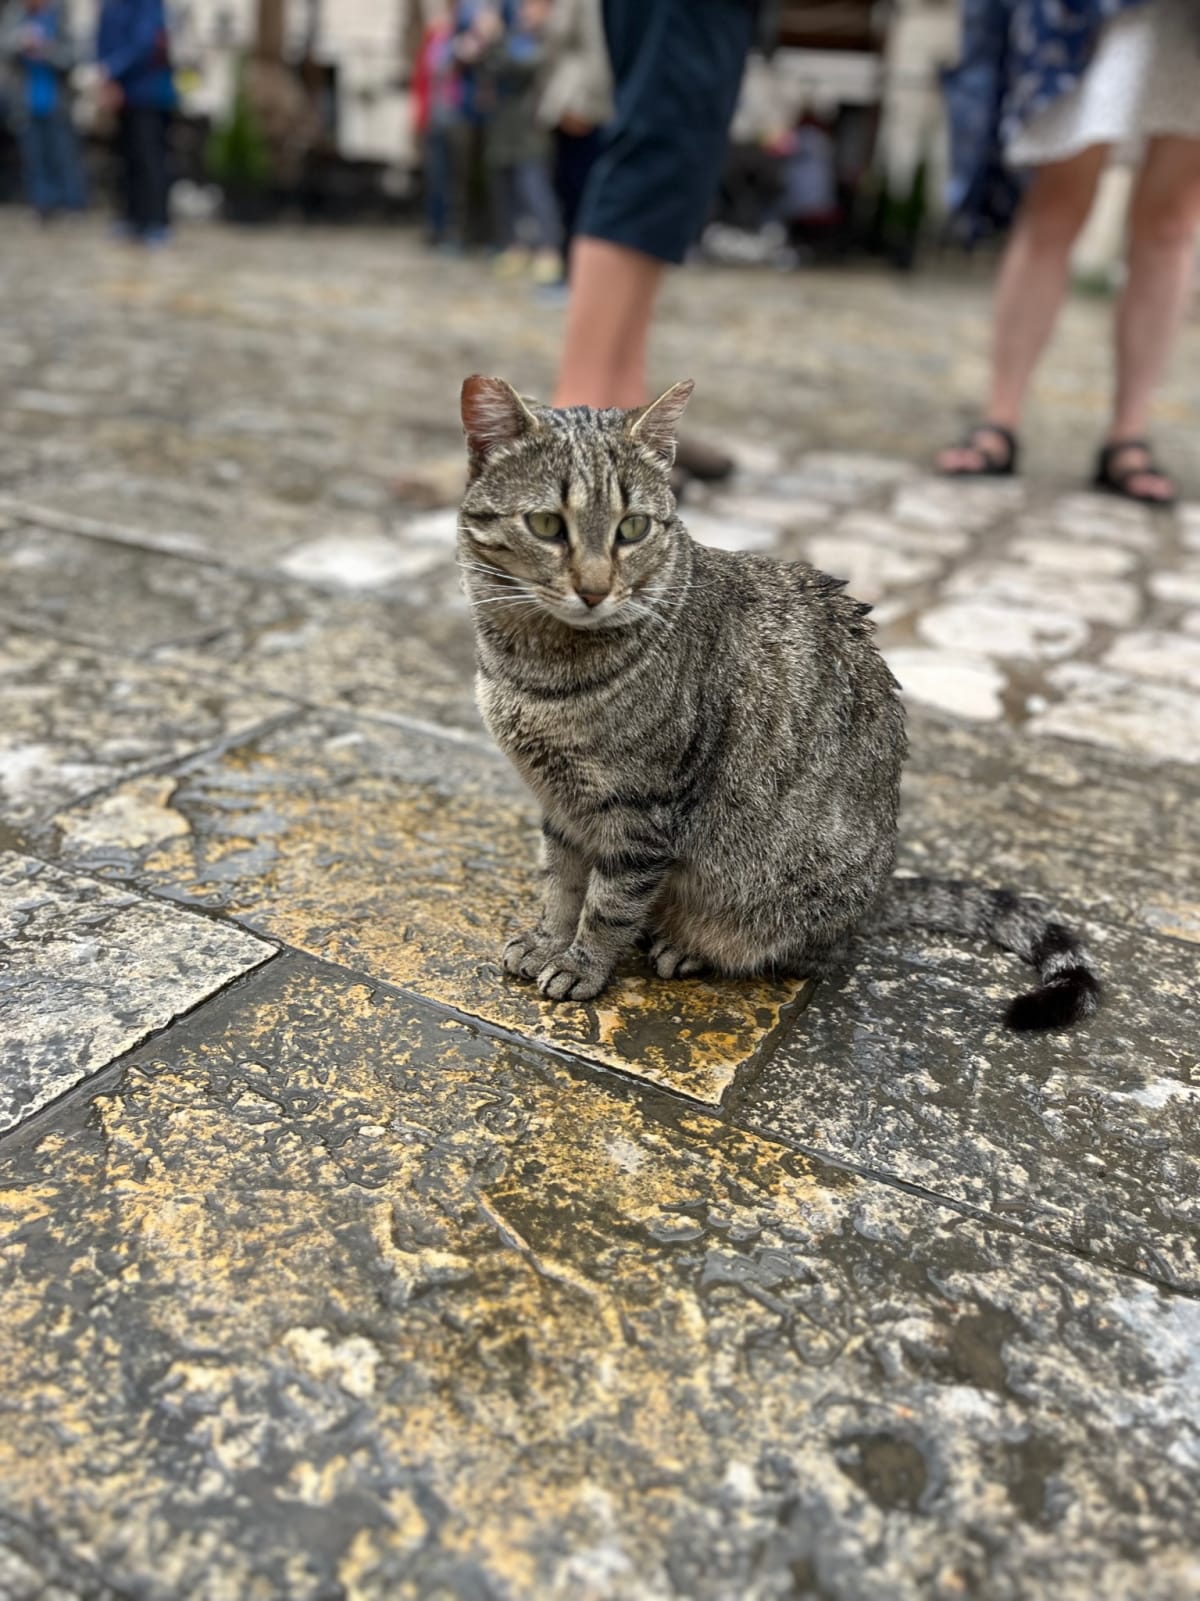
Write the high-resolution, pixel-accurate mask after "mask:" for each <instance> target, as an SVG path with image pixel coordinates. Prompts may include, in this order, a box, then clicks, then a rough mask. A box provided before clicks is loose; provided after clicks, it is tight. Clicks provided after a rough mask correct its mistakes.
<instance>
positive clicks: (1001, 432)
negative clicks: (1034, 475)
mask: <svg viewBox="0 0 1200 1601" xmlns="http://www.w3.org/2000/svg"><path fill="white" fill-rule="evenodd" d="M989 434H990V435H992V437H993V438H995V439H999V440H1000V441H1001V442H1002V443H1003V445H1004V447H1005V449H1006V451H1007V452H1008V454H1007V455H1006V456H1002V457H1001V458H1000V459H999V460H997V459H996V457H994V456H992V455H990V454H989V453H988V451H987V449H986V447H985V446H984V444H983V440H984V438H985V437H986V436H987V435H989ZM947 448H948V449H950V450H975V451H978V453H979V456H980V458H981V463H982V464H981V465H980V466H978V467H939V468H938V471H939V472H940V473H941V474H942V476H943V478H1011V477H1013V475H1014V474H1015V473H1016V470H1017V463H1018V461H1019V460H1020V457H1021V447H1020V445H1019V444H1018V443H1017V436H1016V434H1014V433H1013V431H1012V429H1011V428H1004V427H1002V426H1001V425H1000V424H999V423H998V422H980V423H976V424H975V426H974V428H972V429H971V431H970V433H968V434H967V435H966V436H965V437H964V438H963V439H961V440H960V441H959V443H958V444H957V445H950V446H948V447H947Z"/></svg>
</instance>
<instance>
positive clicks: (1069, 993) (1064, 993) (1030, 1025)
mask: <svg viewBox="0 0 1200 1601" xmlns="http://www.w3.org/2000/svg"><path fill="white" fill-rule="evenodd" d="M1099 1004H1100V980H1099V979H1098V978H1097V977H1096V975H1095V973H1093V972H1091V971H1090V969H1088V968H1086V967H1070V968H1068V969H1067V971H1066V972H1065V973H1058V974H1056V975H1055V977H1054V978H1052V979H1051V980H1050V981H1049V983H1047V984H1042V985H1040V986H1039V987H1038V988H1037V989H1035V990H1030V991H1029V993H1028V994H1026V995H1018V996H1017V998H1016V1000H1015V1001H1013V1002H1012V1004H1011V1005H1010V1006H1009V1008H1008V1011H1007V1012H1006V1013H1005V1016H1004V1021H1005V1022H1006V1023H1007V1024H1008V1026H1009V1028H1011V1029H1016V1030H1017V1032H1018V1033H1021V1034H1027V1033H1031V1032H1033V1031H1034V1030H1040V1031H1047V1030H1050V1029H1060V1028H1070V1027H1071V1025H1072V1023H1078V1022H1079V1021H1080V1020H1081V1019H1082V1018H1085V1017H1090V1016H1091V1015H1092V1013H1093V1012H1094V1011H1095V1010H1096V1008H1097V1007H1098V1006H1099Z"/></svg>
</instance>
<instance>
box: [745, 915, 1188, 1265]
mask: <svg viewBox="0 0 1200 1601" xmlns="http://www.w3.org/2000/svg"><path fill="white" fill-rule="evenodd" d="M1088 944H1089V948H1090V949H1091V950H1092V952H1093V954H1094V955H1095V956H1096V958H1097V960H1098V961H1099V963H1100V965H1101V968H1102V970H1103V974H1104V979H1105V983H1106V987H1107V994H1106V997H1105V1002H1104V1005H1103V1007H1102V1009H1101V1011H1100V1012H1099V1014H1098V1015H1097V1016H1096V1017H1094V1018H1092V1019H1090V1020H1089V1021H1088V1022H1087V1023H1086V1024H1085V1025H1082V1026H1080V1027H1079V1028H1076V1029H1074V1030H1072V1031H1070V1032H1069V1033H1066V1034H1063V1035H1056V1036H1053V1037H1045V1038H1033V1037H1030V1036H1021V1035H1014V1034H1012V1033H1010V1032H1009V1031H1008V1030H1006V1029H1005V1028H1004V1027H1003V1025H1002V1023H1001V1017H1002V1015H1003V1011H1004V1006H1005V1003H1006V1001H1007V1000H1008V998H1010V997H1011V996H1012V995H1014V994H1016V993H1017V991H1018V990H1020V989H1026V988H1028V987H1029V984H1030V978H1031V975H1030V972H1029V969H1028V968H1025V967H1022V966H1021V964H1020V963H1018V962H1017V961H1016V960H1015V959H1013V958H1006V957H1004V956H1003V955H1001V954H1000V953H998V952H993V951H988V950H986V949H984V948H967V947H966V946H965V945H960V944H955V943H954V942H951V941H948V940H945V939H942V938H937V937H933V936H931V935H929V934H925V933H919V932H914V933H912V934H904V935H898V936H890V937H889V938H888V939H887V940H879V939H875V940H870V941H868V942H866V943H865V945H864V946H863V948H862V951H861V954H860V956H859V958H858V961H857V963H856V965H855V967H854V968H853V970H852V971H851V972H850V973H849V975H847V976H846V977H845V978H843V979H842V980H841V981H840V982H838V983H837V984H835V985H831V986H829V987H827V988H825V989H823V990H822V991H821V992H819V994H818V996H817V998H816V1000H815V1001H814V1004H813V1005H812V1006H811V1007H810V1008H809V1010H808V1011H807V1012H806V1014H805V1017H804V1022H803V1026H802V1027H800V1028H797V1029H795V1030H793V1031H792V1033H791V1034H790V1035H789V1036H788V1038H787V1039H786V1040H785V1041H784V1043H783V1044H782V1045H781V1046H780V1048H779V1049H778V1050H777V1051H776V1052H775V1053H774V1056H773V1057H772V1060H771V1062H770V1064H769V1066H768V1067H767V1069H766V1071H765V1072H764V1073H763V1075H762V1077H761V1078H760V1079H758V1080H757V1081H756V1082H755V1083H753V1084H751V1085H747V1086H746V1087H745V1088H744V1090H743V1092H742V1094H741V1096H740V1098H739V1102H738V1106H737V1108H736V1112H735V1115H736V1116H737V1117H738V1118H739V1119H745V1120H746V1121H747V1122H748V1123H749V1124H750V1125H752V1126H753V1127H755V1128H758V1129H760V1130H763V1131H765V1132H767V1133H771V1134H775V1135H779V1136H782V1137H784V1138H787V1139H791V1140H794V1141H796V1142H797V1143H799V1144H801V1145H804V1146H809V1147H815V1148H816V1149H818V1150H819V1151H821V1152H822V1153H826V1152H827V1153H828V1154H830V1155H831V1156H834V1157H836V1158H837V1159H839V1160H841V1161H845V1162H849V1163H852V1164H854V1165H855V1166H858V1167H862V1168H866V1169H868V1170H870V1171H871V1172H875V1173H882V1174H887V1175H889V1176H892V1177H895V1178H898V1179H901V1180H903V1181H905V1182H907V1183H911V1184H918V1185H921V1186H922V1187H924V1188H926V1189H929V1190H932V1191H935V1192H936V1193H938V1194H941V1195H947V1196H952V1197H954V1198H955V1199H957V1200H960V1201H965V1202H969V1203H970V1204H971V1205H972V1206H976V1207H979V1208H980V1209H982V1210H984V1211H987V1212H991V1213H993V1214H994V1215H995V1216H997V1217H999V1218H1003V1219H1005V1220H1006V1221H1008V1222H1010V1223H1016V1224H1019V1225H1020V1226H1021V1227H1022V1228H1025V1229H1028V1230H1030V1231H1031V1232H1034V1233H1037V1234H1040V1235H1042V1236H1044V1237H1045V1238H1047V1239H1050V1240H1053V1241H1056V1242H1058V1243H1061V1244H1065V1245H1069V1246H1071V1247H1072V1248H1073V1249H1075V1250H1079V1251H1084V1252H1086V1253H1088V1254H1089V1255H1093V1256H1097V1257H1102V1258H1104V1259H1106V1260H1108V1261H1112V1262H1117V1263H1120V1264H1122V1265H1124V1266H1128V1267H1131V1268H1136V1269H1137V1270H1138V1271H1139V1272H1142V1273H1146V1274H1149V1275H1151V1276H1153V1277H1155V1278H1159V1279H1162V1280H1163V1281H1164V1282H1165V1283H1169V1284H1173V1285H1177V1286H1182V1287H1184V1288H1187V1289H1188V1290H1190V1291H1192V1292H1193V1293H1195V1292H1197V1291H1200V1120H1198V1116H1197V1114H1198V1113H1200V1052H1198V1050H1197V1044H1196V1004H1197V999H1198V997H1200V986H1198V971H1197V970H1198V963H1197V957H1196V950H1195V947H1194V946H1190V945H1187V944H1181V943H1178V942H1176V941H1173V940H1169V939H1161V938H1155V937H1154V936H1153V935H1131V934H1127V933H1124V932H1121V931H1119V930H1115V929H1112V928H1110V927H1106V926H1102V925H1101V926H1093V927H1091V928H1090V929H1089V930H1088Z"/></svg>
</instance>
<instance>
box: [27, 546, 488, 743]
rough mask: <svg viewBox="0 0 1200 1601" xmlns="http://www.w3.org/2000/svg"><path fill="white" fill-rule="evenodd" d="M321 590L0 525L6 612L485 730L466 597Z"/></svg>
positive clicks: (303, 689) (192, 667)
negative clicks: (453, 602) (436, 599)
mask: <svg viewBox="0 0 1200 1601" xmlns="http://www.w3.org/2000/svg"><path fill="white" fill-rule="evenodd" d="M423 599H424V603H423V604H418V603H416V602H415V601H413V602H409V601H406V600H404V599H401V598H399V597H397V598H396V599H390V600H384V599H376V598H370V599H368V598H365V597H362V596H338V595H330V594H325V593H322V592H321V591H320V590H315V589H312V588H310V587H308V586H307V585H305V584H301V583H273V584H266V583H264V582H262V581H258V580H254V579H250V578H247V577H245V576H243V575H241V574H238V573H233V572H230V571H227V570H225V569H223V568H220V567H214V566H212V565H210V564H208V563H203V564H201V563H198V562H195V561H192V560H190V559H187V558H184V557H179V556H170V555H166V554H164V553H163V552H161V551H154V550H146V549H142V548H140V547H137V546H131V545H125V544H120V543H115V542H112V541H108V540H99V539H96V538H92V537H85V536H83V535H80V534H71V533H64V532H61V531H59V530H54V529H47V528H42V527H38V526H36V525H32V524H29V523H18V524H15V525H14V526H13V527H11V528H9V529H0V618H5V617H8V618H10V619H12V620H13V621H14V622H17V623H24V624H26V625H28V626H29V627H33V628H38V629H40V630H45V631H47V632H50V633H52V634H54V635H56V636H57V637H60V638H64V639H70V640H77V641H82V642H83V643H86V644H94V645H97V646H102V647H105V646H107V647H115V648H117V649H119V650H121V651H122V652H125V653H131V654H138V655H145V654H153V655H154V656H155V658H156V659H158V660H162V661H167V662H170V663H172V664H174V665H177V666H179V667H181V668H185V669H186V670H187V671H188V672H189V673H192V672H199V673H203V674H206V675H216V676H218V677H219V678H220V679H221V680H222V681H223V682H224V683H225V684H226V685H229V684H231V683H237V684H238V685H240V686H242V687H243V688H250V689H263V690H268V691H270V692H271V693H273V694H278V695H283V696H287V697H289V698H290V699H293V700H300V701H304V702H307V703H310V704H314V705H323V706H342V707H355V708H360V709H362V710H367V711H370V712H372V713H373V714H376V715H380V716H385V717H386V716H393V715H395V716H401V717H410V718H414V717H415V718H416V719H417V720H419V721H422V720H423V721H428V722H434V723H445V724H449V725H451V726H453V727H458V728H462V729H466V730H470V731H472V732H475V733H479V732H481V728H482V725H481V723H480V719H479V714H478V712H477V711H476V710H475V703H474V692H473V684H474V655H475V650H474V641H473V639H472V635H471V628H470V622H469V613H468V612H467V609H466V605H465V602H463V603H460V604H459V605H458V606H457V607H447V606H446V605H445V604H440V605H439V604H436V603H435V604H430V603H429V599H430V597H423Z"/></svg>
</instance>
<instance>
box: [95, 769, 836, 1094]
mask: <svg viewBox="0 0 1200 1601" xmlns="http://www.w3.org/2000/svg"><path fill="white" fill-rule="evenodd" d="M352 754H353V753H352V752H351V753H349V754H347V753H346V752H344V751H343V752H340V753H339V752H337V751H334V750H331V749H328V748H327V749H326V750H324V751H322V752H319V753H317V754H316V755H310V757H309V760H310V764H311V765H312V767H313V768H314V769H315V770H314V771H311V772H307V773H305V774H304V775H303V776H302V778H300V779H298V777H297V773H296V770H295V766H294V765H292V766H289V765H288V764H287V763H285V762H284V761H283V760H282V759H281V758H280V757H279V755H278V754H277V753H270V754H265V753H263V752H261V751H258V750H255V749H253V748H243V749H239V750H234V751H230V752H228V753H227V754H225V755H224V756H223V757H222V758H221V764H222V765H221V767H220V768H218V769H216V770H215V771H214V772H210V773H208V774H207V775H206V779H205V793H206V795H207V796H208V797H209V798H210V803H211V804H212V805H214V806H215V807H216V808H217V814H216V823H217V825H218V826H216V827H214V828H206V827H205V826H204V822H203V820H202V819H201V820H197V821H196V823H195V831H194V833H192V834H190V835H188V836H186V837H184V836H181V837H179V838H176V839H172V840H170V841H168V842H166V843H165V844H162V845H159V846H158V847H157V848H155V849H153V850H152V851H151V852H150V853H149V854H147V855H146V857H145V858H144V860H143V862H142V874H143V875H144V877H145V878H147V879H148V880H149V881H150V883H151V884H152V885H154V886H155V887H160V888H162V887H170V888H172V889H174V890H175V891H176V892H177V893H178V892H179V891H182V892H183V893H184V894H186V895H188V896H197V897H199V896H203V897H205V898H206V899H208V900H210V901H212V900H213V899H214V898H219V900H220V904H221V906H222V908H223V909H224V910H225V911H226V912H228V913H229V914H231V915H233V916H235V917H237V918H238V919H239V920H241V921H243V922H245V923H246V924H247V925H248V926H249V927H251V928H253V929H258V930H261V931H263V932H266V933H269V934H273V935H275V936H276V937H278V938H280V939H282V940H284V941H286V942H287V943H289V944H291V945H294V946H296V947H298V948H299V949H301V950H305V951H309V952H311V953H312V954H314V955H317V956H321V957H324V958H326V959H329V960H332V961H336V962H339V963H342V964H344V965H346V966H351V967H357V968H359V969H365V970H366V971H368V972H370V973H372V974H373V975H375V976H377V977H379V978H381V979H385V980H387V981H389V982H391V983H393V984H398V985H401V986H403V987H404V988H406V989H411V990H414V991H416V992H417V993H419V994H422V995H425V996H428V997H429V998H430V999H432V1000H435V1001H438V1002H440V1003H442V1004H444V1005H447V1006H450V1007H453V1008H454V1009H455V1010H457V1011H460V1012H463V1013H466V1014H468V1015H471V1016H474V1017H478V1018H481V1019H482V1020H484V1021H486V1022H489V1023H492V1024H495V1025H497V1026H499V1027H501V1028H504V1029H508V1030H512V1031H513V1032H515V1033H520V1034H524V1035H526V1036H528V1037H529V1038H531V1039H533V1040H536V1041H537V1042H539V1043H542V1044H545V1045H549V1046H552V1047H554V1048H556V1049H560V1050H567V1051H570V1052H572V1053H573V1054H575V1055H578V1056H581V1057H585V1058H587V1059H588V1060H591V1061H595V1062H599V1063H601V1064H603V1065H605V1066H608V1067H613V1068H617V1069H619V1070H620V1071H622V1072H625V1073H630V1074H634V1075H636V1076H638V1077H640V1078H644V1079H647V1080H649V1081H651V1082H653V1083H657V1084H661V1085H664V1086H665V1087H667V1088H669V1089H672V1090H675V1091H678V1092H680V1093H682V1094H685V1095H688V1096H691V1097H692V1098H694V1099H695V1100H698V1101H701V1102H704V1103H706V1104H710V1105H715V1104H717V1103H719V1101H720V1099H721V1097H722V1095H723V1094H724V1092H725V1090H726V1089H727V1088H728V1086H729V1084H730V1083H731V1082H732V1080H733V1077H734V1075H735V1073H736V1072H737V1070H738V1068H739V1067H740V1066H741V1065H742V1064H743V1063H745V1062H746V1061H748V1060H749V1059H750V1058H751V1057H752V1056H753V1055H754V1053H755V1051H756V1050H757V1049H758V1047H759V1046H760V1045H761V1043H762V1041H763V1040H764V1038H765V1037H766V1036H767V1035H768V1034H769V1033H770V1032H771V1030H772V1029H773V1028H775V1027H776V1026H777V1025H778V1023H779V1022H780V1020H781V1017H782V1015H783V1012H784V1009H785V1008H787V1007H788V1006H789V1005H791V1004H792V1003H795V1002H798V1000H799V999H800V998H801V997H803V995H804V993H805V988H806V986H805V983H804V981H802V980H791V981H784V982H767V981H761V980H757V981H751V980H747V981H737V980H713V981H709V980H705V979H700V980H681V981H675V982H666V981H663V980H660V979H658V978H656V977H654V976H651V975H648V974H647V973H646V971H645V969H644V968H642V967H640V965H639V963H638V962H637V961H631V962H629V963H628V964H626V966H625V967H624V968H622V970H621V971H620V972H619V973H618V975H617V976H616V977H615V978H614V980H613V982H612V984H611V985H610V987H609V989H608V990H607V991H606V992H605V993H604V994H603V995H602V996H601V997H599V998H598V1000H597V1001H596V1002H595V1003H593V1004H591V1005H576V1004H571V1003H564V1004H559V1005H555V1004H554V1003H552V1002H548V1001H544V1000H542V999H541V997H540V996H539V995H538V994H537V992H536V990H535V989H534V987H533V986H532V985H529V984H525V983H521V982H519V981H517V980H514V979H511V978H509V977H507V976H506V975H505V974H504V973H503V972H502V971H501V969H500V966H499V960H498V958H499V953H500V950H501V948H502V946H503V944H504V940H505V938H506V937H507V934H508V932H509V931H510V930H511V928H512V927H514V926H516V925H518V924H520V923H521V922H528V921H530V920H532V919H533V918H534V917H535V916H536V896H537V887H536V880H535V877H534V871H533V868H534V857H535V847H534V822H535V819H534V818H533V816H532V815H531V813H530V812H528V811H527V810H526V809H525V808H524V807H522V805H521V804H520V803H518V802H517V801H515V800H514V799H513V798H512V797H511V796H509V795H507V794H503V795H496V794H494V793H490V792H486V791H483V790H481V788H480V786H479V784H478V782H472V781H471V780H470V779H469V778H464V780H463V781H462V782H461V783H460V784H458V785H456V787H455V788H454V789H453V791H452V792H450V793H445V792H443V791H442V790H440V789H438V788H437V787H436V786H435V785H434V783H433V782H431V781H428V780H426V781H417V780H415V779H413V780H409V779H407V778H405V777H404V776H402V775H386V776H384V775H380V774H379V773H374V772H369V771H368V772H364V773H362V774H360V775H357V776H356V778H355V781H354V782H353V783H347V782H343V781H340V776H341V775H340V769H339V768H337V766H336V764H337V761H338V760H349V759H350V758H351V757H352ZM322 764H325V765H322ZM325 766H330V767H331V768H333V769H335V770H332V771H329V772H327V771H326V770H325ZM222 775H227V783H226V785H225V786H224V787H222V783H221V778H222ZM119 793H120V792H118V794H119ZM255 819H267V820H268V822H267V824H266V828H267V833H266V834H256V833H255V832H254V827H253V826H252V825H253V823H254V820H255ZM264 845H269V850H268V851H267V853H266V854H267V857H268V858H269V860H268V862H267V863H266V865H264V861H263V847H264ZM243 857H244V858H245V859H244V861H243V860H241V858H243Z"/></svg>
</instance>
